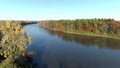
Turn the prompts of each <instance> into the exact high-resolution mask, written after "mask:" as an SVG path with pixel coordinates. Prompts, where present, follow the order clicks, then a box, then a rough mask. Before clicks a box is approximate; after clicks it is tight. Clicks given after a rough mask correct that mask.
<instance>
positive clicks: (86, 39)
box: [48, 30, 120, 49]
mask: <svg viewBox="0 0 120 68" xmlns="http://www.w3.org/2000/svg"><path fill="white" fill-rule="evenodd" d="M48 32H49V34H51V35H53V36H54V35H57V36H59V37H60V38H62V39H63V40H65V41H70V42H72V41H74V42H76V43H79V44H82V45H84V46H88V47H89V46H98V47H99V48H111V49H120V40H118V39H113V38H104V37H95V36H87V35H77V34H69V33H63V32H60V31H52V30H48Z"/></svg>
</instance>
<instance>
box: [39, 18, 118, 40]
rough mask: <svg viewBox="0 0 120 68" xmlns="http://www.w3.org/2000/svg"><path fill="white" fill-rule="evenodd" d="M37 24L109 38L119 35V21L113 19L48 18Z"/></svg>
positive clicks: (58, 29) (48, 27)
mask: <svg viewBox="0 0 120 68" xmlns="http://www.w3.org/2000/svg"><path fill="white" fill-rule="evenodd" d="M39 25H40V26H41V27H44V28H47V29H52V30H57V31H63V32H67V33H77V34H83V35H93V36H94V35H95V36H104V37H111V38H113V37H114V38H119V37H120V22H119V21H115V20H114V19H76V20H48V21H41V22H39Z"/></svg>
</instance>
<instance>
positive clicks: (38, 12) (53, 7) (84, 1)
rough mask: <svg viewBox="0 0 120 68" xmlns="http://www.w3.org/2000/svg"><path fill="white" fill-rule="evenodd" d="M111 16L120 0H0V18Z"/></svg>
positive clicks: (118, 12)
mask: <svg viewBox="0 0 120 68" xmlns="http://www.w3.org/2000/svg"><path fill="white" fill-rule="evenodd" d="M86 18H113V19H115V20H120V0H0V20H51V19H52V20H59V19H86Z"/></svg>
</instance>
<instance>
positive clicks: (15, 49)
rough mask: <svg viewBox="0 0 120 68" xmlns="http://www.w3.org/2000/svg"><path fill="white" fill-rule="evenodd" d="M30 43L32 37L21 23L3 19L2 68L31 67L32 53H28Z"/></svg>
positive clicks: (0, 31) (0, 36) (0, 29)
mask: <svg viewBox="0 0 120 68" xmlns="http://www.w3.org/2000/svg"><path fill="white" fill-rule="evenodd" d="M29 43H31V39H30V37H29V36H28V35H27V34H26V33H25V31H24V29H23V28H22V26H21V25H20V24H19V23H12V22H10V21H7V22H5V21H1V23H0V68H30V65H31V63H30V60H31V59H30V55H31V54H32V53H26V48H27V45H28V44H29ZM27 61H29V62H27Z"/></svg>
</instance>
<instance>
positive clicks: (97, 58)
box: [24, 24, 120, 68]
mask: <svg viewBox="0 0 120 68" xmlns="http://www.w3.org/2000/svg"><path fill="white" fill-rule="evenodd" d="M24 28H25V30H26V32H27V34H28V35H30V37H31V38H32V44H31V45H30V46H28V48H27V51H35V52H36V55H35V56H33V61H34V68H120V40H115V39H110V38H102V37H91V36H83V35H75V34H67V33H62V32H59V31H50V30H46V29H43V28H41V27H39V26H38V25H37V24H31V25H26V26H24Z"/></svg>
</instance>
